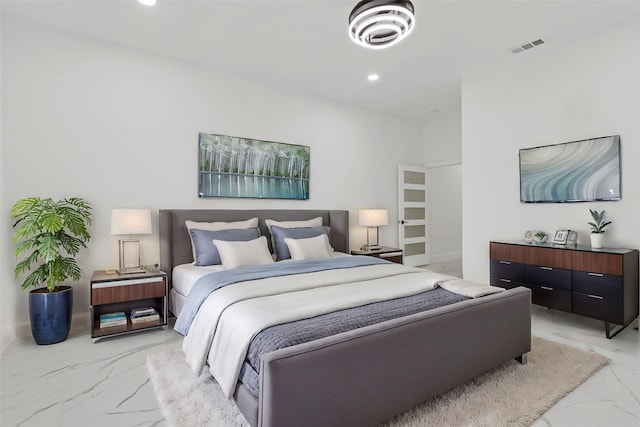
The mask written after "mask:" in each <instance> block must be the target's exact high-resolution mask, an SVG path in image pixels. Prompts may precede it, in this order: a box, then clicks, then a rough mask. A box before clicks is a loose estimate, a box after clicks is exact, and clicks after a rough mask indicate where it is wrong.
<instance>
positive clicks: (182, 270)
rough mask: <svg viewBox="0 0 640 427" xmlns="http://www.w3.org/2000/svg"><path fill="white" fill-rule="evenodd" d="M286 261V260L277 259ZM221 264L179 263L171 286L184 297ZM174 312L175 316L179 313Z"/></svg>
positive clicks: (218, 269)
mask: <svg viewBox="0 0 640 427" xmlns="http://www.w3.org/2000/svg"><path fill="white" fill-rule="evenodd" d="M331 255H332V256H334V257H340V256H350V255H348V254H345V253H344V252H332V254H331ZM279 262H287V261H279ZM223 270H224V267H223V266H222V265H207V266H199V267H196V266H195V265H194V263H192V262H191V263H188V264H180V265H177V266H175V267H174V268H173V276H172V278H171V288H172V290H174V291H176V292H177V293H178V294H180V296H182V297H186V296H187V295H189V292H191V288H193V285H194V284H195V283H196V282H197V281H198V279H199V278H201V277H202V276H205V275H207V274H209V273H212V272H214V271H223ZM174 314H175V315H176V316H177V315H178V314H179V313H175V312H174Z"/></svg>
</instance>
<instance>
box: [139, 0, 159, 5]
mask: <svg viewBox="0 0 640 427" xmlns="http://www.w3.org/2000/svg"><path fill="white" fill-rule="evenodd" d="M138 2H140V3H142V4H143V5H145V6H153V5H155V4H156V0H138Z"/></svg>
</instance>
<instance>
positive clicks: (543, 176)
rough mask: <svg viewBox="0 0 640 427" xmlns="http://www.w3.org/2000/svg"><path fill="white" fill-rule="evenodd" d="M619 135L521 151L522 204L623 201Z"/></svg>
mask: <svg viewBox="0 0 640 427" xmlns="http://www.w3.org/2000/svg"><path fill="white" fill-rule="evenodd" d="M620 180H621V178H620V135H612V136H604V137H600V138H593V139H585V140H582V141H573V142H565V143H563V144H555V145H545V146H542V147H533V148H523V149H521V150H520V201H521V202H522V203H563V202H592V201H598V200H620V198H621V192H620V186H621V185H620Z"/></svg>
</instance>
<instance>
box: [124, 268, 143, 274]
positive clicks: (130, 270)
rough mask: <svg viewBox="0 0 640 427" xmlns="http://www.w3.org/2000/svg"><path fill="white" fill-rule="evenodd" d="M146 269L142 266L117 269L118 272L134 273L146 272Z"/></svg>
mask: <svg viewBox="0 0 640 427" xmlns="http://www.w3.org/2000/svg"><path fill="white" fill-rule="evenodd" d="M146 272H147V270H145V269H144V268H142V267H129V268H122V269H119V270H118V273H119V274H135V273H146Z"/></svg>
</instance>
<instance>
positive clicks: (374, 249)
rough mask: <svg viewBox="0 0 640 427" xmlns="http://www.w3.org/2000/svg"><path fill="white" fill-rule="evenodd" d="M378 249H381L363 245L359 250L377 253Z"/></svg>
mask: <svg viewBox="0 0 640 427" xmlns="http://www.w3.org/2000/svg"><path fill="white" fill-rule="evenodd" d="M378 249H382V246H380V245H363V246H362V247H361V248H360V250H362V251H377V250H378Z"/></svg>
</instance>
